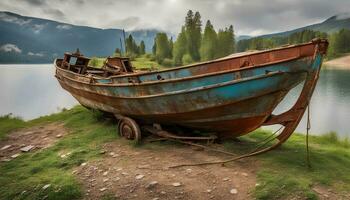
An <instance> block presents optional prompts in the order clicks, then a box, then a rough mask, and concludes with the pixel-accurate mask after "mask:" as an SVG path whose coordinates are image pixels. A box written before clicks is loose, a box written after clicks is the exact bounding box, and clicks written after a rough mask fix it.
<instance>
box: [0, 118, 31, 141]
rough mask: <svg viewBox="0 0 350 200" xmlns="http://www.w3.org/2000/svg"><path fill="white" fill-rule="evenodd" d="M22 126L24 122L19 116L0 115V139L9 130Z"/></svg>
mask: <svg viewBox="0 0 350 200" xmlns="http://www.w3.org/2000/svg"><path fill="white" fill-rule="evenodd" d="M24 126H25V122H24V121H23V120H22V119H21V118H18V117H14V116H12V114H8V115H4V116H0V140H1V139H3V138H5V137H6V135H7V134H8V133H9V132H11V131H14V130H16V129H19V128H23V127H24Z"/></svg>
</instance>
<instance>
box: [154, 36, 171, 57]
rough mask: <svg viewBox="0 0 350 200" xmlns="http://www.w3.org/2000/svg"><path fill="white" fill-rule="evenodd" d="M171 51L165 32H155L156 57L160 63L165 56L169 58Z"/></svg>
mask: <svg viewBox="0 0 350 200" xmlns="http://www.w3.org/2000/svg"><path fill="white" fill-rule="evenodd" d="M170 56H171V52H170V47H169V40H168V36H167V35H166V33H157V35H156V59H157V61H158V63H162V62H163V60H164V59H165V58H170Z"/></svg>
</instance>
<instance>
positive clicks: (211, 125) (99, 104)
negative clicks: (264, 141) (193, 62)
mask: <svg viewBox="0 0 350 200" xmlns="http://www.w3.org/2000/svg"><path fill="white" fill-rule="evenodd" d="M299 54H300V53H299ZM226 61H227V60H224V61H223V62H226ZM228 61H230V60H229V59H228ZM321 63H322V55H317V56H316V57H313V56H312V55H307V56H302V57H299V58H295V59H289V60H286V61H281V62H277V63H272V64H266V65H261V66H259V67H246V68H242V69H238V70H236V69H229V68H224V69H223V70H221V71H219V72H216V73H215V72H214V73H212V72H211V71H210V70H212V69H210V68H209V67H208V66H207V65H209V64H202V65H199V66H197V67H196V66H194V67H188V68H179V69H174V70H165V71H160V72H156V73H153V72H152V73H145V74H139V75H133V76H116V77H111V78H107V79H99V78H96V79H94V83H91V77H86V76H82V75H77V74H75V73H73V72H70V71H67V70H64V69H61V68H59V67H56V68H57V71H56V76H57V78H58V80H59V82H60V84H61V86H62V87H63V88H64V89H66V90H67V91H69V92H70V93H71V94H72V95H73V96H74V97H75V98H76V99H77V100H78V101H79V102H80V103H81V104H82V105H84V106H86V107H90V108H95V109H99V110H102V111H105V112H110V113H114V114H117V115H122V116H129V117H132V118H134V119H137V120H140V121H142V122H146V123H161V124H176V125H181V126H188V127H194V128H198V129H204V130H210V131H217V132H220V133H223V134H226V135H229V136H232V137H236V136H239V135H242V134H245V133H247V132H250V131H252V130H255V129H256V128H258V127H260V126H261V125H262V124H263V123H264V121H265V120H266V119H267V118H268V117H269V116H270V115H271V113H272V111H273V110H274V108H275V107H276V106H277V105H278V103H279V102H280V101H281V100H282V99H283V98H284V97H285V95H286V94H287V92H288V91H289V90H290V89H291V88H293V87H295V86H296V85H297V84H299V83H301V82H302V81H303V80H305V78H306V76H307V73H309V72H310V71H313V70H317V69H319V68H320V66H321ZM219 64H220V63H219ZM219 64H218V65H219ZM221 64H222V65H224V63H221ZM203 66H204V67H203ZM224 66H226V65H224ZM227 66H229V65H227ZM201 67H202V68H201ZM205 67H206V68H205ZM204 69H207V71H209V72H207V73H203V74H199V75H196V74H195V73H199V72H201V70H202V71H203V70H204ZM159 76H161V77H162V78H163V79H164V80H156V79H159ZM130 80H137V81H138V82H136V83H135V82H132V83H130Z"/></svg>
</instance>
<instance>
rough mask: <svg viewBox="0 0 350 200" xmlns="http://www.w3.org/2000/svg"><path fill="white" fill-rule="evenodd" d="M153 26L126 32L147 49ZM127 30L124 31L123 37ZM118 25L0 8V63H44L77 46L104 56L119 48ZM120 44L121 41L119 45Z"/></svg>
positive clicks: (151, 38)
mask: <svg viewBox="0 0 350 200" xmlns="http://www.w3.org/2000/svg"><path fill="white" fill-rule="evenodd" d="M157 32H158V31H157V30H138V31H132V32H130V33H131V34H132V35H133V36H134V37H135V39H136V41H137V42H140V41H141V40H144V41H145V44H146V51H151V49H152V46H153V40H154V36H155V35H156V34H157ZM130 33H129V32H127V33H126V37H127V36H128V34H130ZM120 38H121V39H122V40H123V31H122V30H121V29H99V28H92V27H87V26H75V25H72V24H66V23H61V22H57V21H52V20H47V19H40V18H33V17H25V16H21V15H18V14H14V13H11V12H0V63H48V62H52V61H53V59H54V58H56V57H61V56H62V55H63V53H64V52H66V51H75V50H76V48H79V49H80V51H81V52H82V53H83V54H84V55H86V56H108V55H111V54H113V52H114V51H115V49H116V48H117V47H119V48H120V46H121V44H120ZM123 48H124V45H123Z"/></svg>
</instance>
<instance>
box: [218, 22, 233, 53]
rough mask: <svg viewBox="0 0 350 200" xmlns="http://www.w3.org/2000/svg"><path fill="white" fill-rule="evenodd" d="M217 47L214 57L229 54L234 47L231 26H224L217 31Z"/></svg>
mask: <svg viewBox="0 0 350 200" xmlns="http://www.w3.org/2000/svg"><path fill="white" fill-rule="evenodd" d="M217 44H218V47H217V51H216V57H217V58H220V57H224V56H227V55H230V54H232V53H233V52H234V49H235V46H234V45H235V35H234V32H233V26H232V25H231V26H230V27H229V28H225V30H222V29H221V30H219V33H218V42H217Z"/></svg>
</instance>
